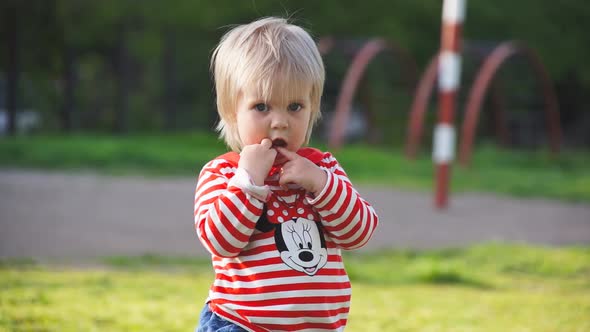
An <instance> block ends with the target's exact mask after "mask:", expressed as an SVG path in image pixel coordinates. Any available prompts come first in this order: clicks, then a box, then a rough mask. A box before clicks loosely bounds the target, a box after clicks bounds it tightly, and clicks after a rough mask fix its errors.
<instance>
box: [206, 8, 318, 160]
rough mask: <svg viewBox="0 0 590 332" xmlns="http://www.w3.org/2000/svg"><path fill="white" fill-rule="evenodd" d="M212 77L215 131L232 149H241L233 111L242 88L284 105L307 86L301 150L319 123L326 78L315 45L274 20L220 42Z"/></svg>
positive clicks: (297, 29)
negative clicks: (276, 98) (216, 117)
mask: <svg viewBox="0 0 590 332" xmlns="http://www.w3.org/2000/svg"><path fill="white" fill-rule="evenodd" d="M211 71H212V72H213V76H214V79H215V90H216V94H217V112H218V113H219V116H220V118H221V119H220V121H219V123H218V124H217V128H216V129H217V131H218V132H219V136H220V138H222V139H223V140H225V143H226V144H227V146H228V147H229V148H230V149H232V150H234V151H240V150H241V148H242V142H241V140H240V137H239V134H238V130H237V126H236V111H237V101H238V97H239V94H240V92H242V91H243V90H244V89H246V87H248V88H250V89H251V88H255V89H258V92H259V94H260V96H262V97H263V98H265V99H266V100H268V99H270V96H271V95H272V94H273V92H277V91H278V92H280V96H279V97H280V98H283V100H284V99H285V98H291V97H292V96H296V95H297V94H300V93H302V92H304V91H306V90H307V89H309V87H310V86H311V95H310V100H311V116H310V120H309V125H308V129H307V133H306V139H305V144H307V143H308V142H309V138H310V136H311V132H312V128H313V125H314V124H315V122H316V121H317V120H318V119H319V117H320V100H321V96H322V91H323V88H324V77H325V73H324V64H323V62H322V58H321V56H320V53H319V51H318V49H317V46H316V44H315V42H314V41H313V39H312V38H311V36H310V35H309V34H308V33H307V32H306V31H305V30H303V29H302V28H301V27H299V26H296V25H293V24H290V23H288V21H287V20H286V19H283V18H276V17H267V18H263V19H260V20H257V21H254V22H252V23H249V24H245V25H240V26H237V27H235V28H233V29H232V30H230V31H229V32H227V33H226V34H225V35H224V36H223V37H222V39H221V42H220V43H219V45H218V46H217V48H216V49H215V51H214V52H213V56H212V57H211ZM306 92H307V91H306Z"/></svg>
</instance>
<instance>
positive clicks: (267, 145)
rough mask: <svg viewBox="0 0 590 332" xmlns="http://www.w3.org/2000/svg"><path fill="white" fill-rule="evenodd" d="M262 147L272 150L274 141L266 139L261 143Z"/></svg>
mask: <svg viewBox="0 0 590 332" xmlns="http://www.w3.org/2000/svg"><path fill="white" fill-rule="evenodd" d="M260 145H262V147H264V148H267V149H270V147H271V146H272V141H271V140H270V139H268V138H264V139H263V140H262V141H260Z"/></svg>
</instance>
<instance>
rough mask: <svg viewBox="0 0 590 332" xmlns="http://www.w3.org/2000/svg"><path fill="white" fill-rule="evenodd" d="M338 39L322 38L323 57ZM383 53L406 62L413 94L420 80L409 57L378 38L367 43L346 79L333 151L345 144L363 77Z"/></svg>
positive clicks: (335, 121) (331, 143) (332, 140)
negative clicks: (416, 83) (417, 78)
mask: <svg viewBox="0 0 590 332" xmlns="http://www.w3.org/2000/svg"><path fill="white" fill-rule="evenodd" d="M334 45H335V43H334V39H332V38H331V37H326V38H322V39H321V40H320V41H319V43H318V48H319V50H320V52H321V53H322V54H327V53H328V52H330V51H331V50H332V49H333V48H334ZM383 51H389V52H391V53H393V54H394V55H395V56H396V57H397V58H399V59H401V60H402V61H403V62H404V65H405V66H406V67H405V70H406V73H407V76H408V77H410V79H407V81H408V82H409V84H410V85H411V87H410V89H412V90H413V88H414V85H415V81H416V77H417V72H418V70H417V65H416V62H415V61H414V60H413V59H412V58H411V57H410V56H409V54H408V53H407V52H406V51H405V50H404V49H403V48H402V47H400V46H399V45H397V44H395V43H393V42H391V41H387V40H385V39H382V38H374V39H371V40H369V41H368V42H366V43H365V44H364V45H363V46H362V47H361V48H360V49H359V50H358V52H356V54H355V55H354V57H353V60H352V63H351V64H350V66H349V68H348V70H347V72H346V76H345V78H344V80H343V82H342V86H341V88H340V93H339V94H338V99H337V102H336V109H335V111H334V118H333V120H332V124H331V126H330V128H331V131H330V134H329V139H328V144H329V146H330V148H331V149H338V148H339V147H340V146H342V143H343V141H344V130H345V126H346V123H347V121H348V118H349V116H350V107H351V104H352V101H353V99H354V96H355V93H356V90H357V87H358V84H359V82H360V81H361V79H362V77H363V74H364V72H365V70H366V68H367V66H368V65H369V63H370V62H371V60H372V59H373V58H374V57H375V56H377V55H378V54H379V53H381V52H383Z"/></svg>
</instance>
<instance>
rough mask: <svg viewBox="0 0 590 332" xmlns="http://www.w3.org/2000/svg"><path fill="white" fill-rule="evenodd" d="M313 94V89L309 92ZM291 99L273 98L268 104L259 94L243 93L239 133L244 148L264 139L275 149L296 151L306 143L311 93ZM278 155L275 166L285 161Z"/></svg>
mask: <svg viewBox="0 0 590 332" xmlns="http://www.w3.org/2000/svg"><path fill="white" fill-rule="evenodd" d="M308 91H309V92H311V88H310V89H309V90H308ZM309 92H308V93H303V94H302V95H301V96H294V97H291V98H290V99H284V98H278V97H276V96H275V95H276V94H273V95H272V96H271V98H270V99H269V100H267V101H266V102H265V101H264V99H263V98H262V97H261V96H260V95H259V94H258V93H257V92H256V90H253V91H247V90H246V91H242V92H241V93H240V96H239V98H238V106H237V118H236V120H237V129H238V134H239V135H240V139H241V141H242V146H246V145H252V144H260V142H261V141H262V140H263V139H264V138H269V139H270V140H271V141H272V142H273V147H275V146H282V147H284V148H286V149H288V150H290V151H294V152H295V151H297V150H299V148H300V147H301V146H302V145H303V144H304V143H305V136H306V134H307V129H308V126H309V120H310V116H311V106H312V105H311V99H310V93H309ZM282 159H284V158H283V156H281V155H277V159H276V160H275V164H277V163H282V162H284V161H285V160H282Z"/></svg>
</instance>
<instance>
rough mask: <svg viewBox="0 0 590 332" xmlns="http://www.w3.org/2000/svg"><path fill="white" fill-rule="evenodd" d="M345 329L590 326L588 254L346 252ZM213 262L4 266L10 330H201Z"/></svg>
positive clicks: (494, 246) (504, 249) (3, 301)
mask: <svg viewBox="0 0 590 332" xmlns="http://www.w3.org/2000/svg"><path fill="white" fill-rule="evenodd" d="M345 262H346V266H347V270H348V272H349V274H350V277H351V279H352V282H353V303H352V309H351V314H350V317H349V326H348V328H347V331H352V332H354V331H420V332H424V331H494V332H496V331H535V332H544V331H545V332H554V331H564V332H567V331H572V332H574V331H580V332H581V331H590V247H588V246H585V247H564V248H550V247H532V246H522V245H513V244H498V243H488V244H482V245H477V246H472V247H468V248H458V249H445V250H436V251H391V252H385V253H383V252H382V253H378V254H347V255H346V257H345ZM211 281H212V273H211V269H210V267H209V263H208V262H207V261H204V260H200V259H192V258H182V257H177V258H173V257H158V256H143V257H109V258H105V259H104V260H102V261H100V262H94V264H92V265H89V264H88V262H86V264H84V265H83V266H80V265H72V263H68V264H64V263H63V262H62V263H56V262H49V263H48V262H44V263H38V262H34V261H32V260H18V261H14V260H13V261H1V262H0V331H66V332H67V331H191V330H192V329H193V328H194V326H195V325H196V323H197V320H198V314H199V312H200V310H201V308H202V304H203V301H204V299H205V297H206V293H207V288H208V287H209V285H210V283H211Z"/></svg>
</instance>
